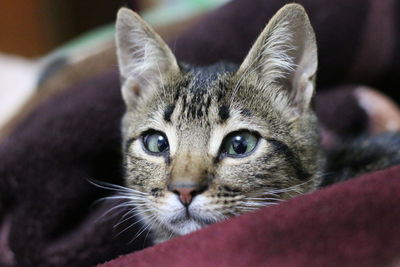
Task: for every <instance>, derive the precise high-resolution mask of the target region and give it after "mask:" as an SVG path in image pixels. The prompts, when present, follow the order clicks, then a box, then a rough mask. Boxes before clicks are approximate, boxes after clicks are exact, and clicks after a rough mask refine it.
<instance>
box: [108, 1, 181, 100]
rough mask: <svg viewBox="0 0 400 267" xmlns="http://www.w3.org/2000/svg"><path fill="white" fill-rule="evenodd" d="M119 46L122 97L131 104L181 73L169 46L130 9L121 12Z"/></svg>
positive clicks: (119, 16) (117, 24)
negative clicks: (168, 78) (172, 74)
mask: <svg viewBox="0 0 400 267" xmlns="http://www.w3.org/2000/svg"><path fill="white" fill-rule="evenodd" d="M116 46H117V57H118V65H119V71H120V75H121V84H122V96H123V98H124V100H125V102H126V104H127V106H128V107H130V106H132V105H135V103H136V102H137V99H140V98H142V97H145V96H148V95H151V94H152V93H154V91H155V90H157V89H158V88H160V87H162V86H163V85H162V83H163V77H166V76H167V75H169V74H171V73H172V72H179V67H178V64H177V61H176V59H175V56H174V55H173V54H172V52H171V50H170V49H169V47H168V45H167V44H166V43H165V42H164V41H163V40H162V39H161V37H160V36H159V35H158V34H157V33H155V32H154V30H153V29H152V28H151V27H150V26H149V25H148V24H147V23H146V22H145V21H144V20H143V19H141V18H140V17H139V15H137V14H136V13H135V12H133V11H132V10H130V9H127V8H121V9H120V10H119V11H118V15H117V22H116Z"/></svg>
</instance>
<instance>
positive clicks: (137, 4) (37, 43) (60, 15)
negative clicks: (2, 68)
mask: <svg viewBox="0 0 400 267" xmlns="http://www.w3.org/2000/svg"><path fill="white" fill-rule="evenodd" d="M225 2H227V1H226V0H84V1H82V0H1V1H0V32H1V35H0V51H1V52H3V53H11V54H18V55H21V56H25V57H37V56H41V55H43V54H44V53H46V52H48V51H50V50H52V49H54V48H56V47H58V46H60V45H61V44H64V43H65V42H66V41H69V40H71V39H73V38H74V37H76V36H79V35H81V34H82V33H84V32H87V31H88V30H91V29H93V28H95V27H97V26H100V25H105V24H107V23H112V22H113V21H114V20H115V15H116V12H117V10H118V8H120V7H121V6H129V7H131V8H133V9H134V10H137V11H140V12H141V13H145V17H146V16H147V18H148V19H149V20H151V22H153V23H155V24H160V23H165V24H168V23H171V22H172V21H173V20H182V19H185V18H189V17H191V16H194V15H196V14H200V13H202V12H205V11H207V10H209V9H212V8H216V7H217V6H219V5H221V4H223V3H225ZM171 11H172V12H171Z"/></svg>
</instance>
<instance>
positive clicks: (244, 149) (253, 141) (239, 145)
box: [221, 131, 259, 157]
mask: <svg viewBox="0 0 400 267" xmlns="http://www.w3.org/2000/svg"><path fill="white" fill-rule="evenodd" d="M258 139H259V137H258V135H257V134H255V133H251V132H249V131H237V132H233V133H231V134H229V135H228V136H227V137H226V138H225V139H224V141H223V143H222V148H221V155H223V156H230V157H244V156H247V155H248V154H249V153H251V152H252V151H253V150H254V148H255V147H256V145H257V143H258Z"/></svg>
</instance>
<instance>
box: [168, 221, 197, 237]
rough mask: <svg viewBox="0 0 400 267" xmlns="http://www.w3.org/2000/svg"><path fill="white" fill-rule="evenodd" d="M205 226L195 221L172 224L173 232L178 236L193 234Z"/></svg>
mask: <svg viewBox="0 0 400 267" xmlns="http://www.w3.org/2000/svg"><path fill="white" fill-rule="evenodd" d="M204 226H205V225H204V224H201V223H199V222H197V221H195V220H193V219H187V220H184V221H180V222H175V223H171V224H170V228H171V230H172V231H173V232H174V233H175V234H176V235H178V236H180V235H186V234H189V233H191V232H194V231H197V230H199V229H201V228H203V227H204Z"/></svg>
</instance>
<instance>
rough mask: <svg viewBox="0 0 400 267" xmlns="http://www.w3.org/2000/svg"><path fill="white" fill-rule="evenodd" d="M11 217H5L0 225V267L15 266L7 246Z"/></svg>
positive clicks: (13, 258)
mask: <svg viewBox="0 0 400 267" xmlns="http://www.w3.org/2000/svg"><path fill="white" fill-rule="evenodd" d="M10 230H11V216H10V215H8V216H5V217H4V220H3V223H2V224H1V225H0V265H1V266H15V256H14V253H13V252H12V250H11V248H10V246H9V237H10Z"/></svg>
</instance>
